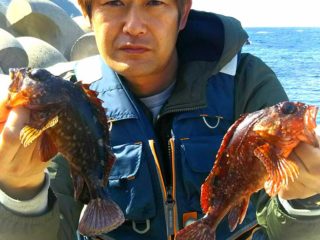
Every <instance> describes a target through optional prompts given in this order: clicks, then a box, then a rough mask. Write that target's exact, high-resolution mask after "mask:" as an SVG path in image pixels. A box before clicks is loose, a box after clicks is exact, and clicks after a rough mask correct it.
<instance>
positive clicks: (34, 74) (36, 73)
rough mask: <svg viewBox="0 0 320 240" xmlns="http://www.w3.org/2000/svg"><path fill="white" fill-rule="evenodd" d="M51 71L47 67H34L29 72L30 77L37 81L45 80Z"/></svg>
mask: <svg viewBox="0 0 320 240" xmlns="http://www.w3.org/2000/svg"><path fill="white" fill-rule="evenodd" d="M48 75H49V72H48V71H47V70H45V69H36V68H35V69H32V70H31V71H30V73H29V76H30V78H32V79H34V80H36V81H45V80H46V79H47V78H48Z"/></svg>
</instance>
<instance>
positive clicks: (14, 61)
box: [0, 28, 28, 74]
mask: <svg viewBox="0 0 320 240" xmlns="http://www.w3.org/2000/svg"><path fill="white" fill-rule="evenodd" d="M26 66H28V55H27V53H26V52H25V50H24V48H23V46H22V45H21V44H20V43H19V41H18V40H17V39H15V37H14V36H13V35H11V34H10V33H9V32H7V31H5V30H4V29H1V28H0V67H1V69H2V71H3V72H4V73H5V74H8V70H9V68H11V67H26Z"/></svg>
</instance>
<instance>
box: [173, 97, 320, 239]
mask: <svg viewBox="0 0 320 240" xmlns="http://www.w3.org/2000/svg"><path fill="white" fill-rule="evenodd" d="M317 111H318V108H317V107H315V106H308V105H305V104H303V103H299V102H296V103H294V102H282V103H279V104H276V105H274V106H272V107H269V108H265V109H262V110H260V111H256V112H253V113H250V114H246V115H243V116H241V117H240V118H239V119H238V120H237V121H236V122H235V123H234V124H233V125H232V126H231V127H230V129H229V130H228V132H227V133H226V135H225V136H224V138H223V140H222V144H221V146H220V149H219V151H218V153H217V156H216V161H215V163H214V166H213V168H212V170H211V172H210V174H209V175H208V177H207V178H206V180H205V182H204V183H203V184H202V186H201V207H202V210H203V212H204V213H205V214H206V215H205V216H204V217H203V218H201V219H199V220H197V221H196V222H194V223H192V224H191V225H189V226H187V227H185V228H184V229H182V230H180V231H179V232H178V233H177V235H176V239H177V240H182V239H183V240H209V239H210V240H214V239H216V237H215V236H216V233H215V232H216V229H217V226H218V224H219V223H220V221H221V220H222V219H223V218H224V217H225V216H226V215H227V214H229V215H228V222H229V227H230V230H231V231H233V230H234V229H235V228H236V227H237V225H238V224H240V223H241V222H242V221H243V219H244V217H245V215H246V212H247V208H248V204H249V200H250V196H251V195H252V194H253V193H254V192H256V191H258V190H260V189H262V188H263V187H264V188H265V189H266V192H267V193H268V194H269V195H270V196H275V195H276V194H277V193H278V191H279V190H280V188H281V187H283V186H286V185H287V184H288V181H289V178H290V179H291V180H292V181H293V180H294V179H295V178H296V177H297V175H298V172H299V169H298V167H297V165H296V163H295V162H294V161H292V160H290V159H289V158H288V157H289V155H290V153H291V152H292V150H293V149H294V148H295V147H296V146H297V145H298V144H299V142H301V141H302V142H306V143H308V144H311V145H313V146H314V147H319V143H318V140H317V138H316V134H315V132H314V129H315V127H316V116H317Z"/></svg>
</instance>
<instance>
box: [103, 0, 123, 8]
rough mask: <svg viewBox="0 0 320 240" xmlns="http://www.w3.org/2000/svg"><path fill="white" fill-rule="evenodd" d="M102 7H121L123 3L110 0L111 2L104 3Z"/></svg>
mask: <svg viewBox="0 0 320 240" xmlns="http://www.w3.org/2000/svg"><path fill="white" fill-rule="evenodd" d="M104 5H108V6H115V7H116V6H123V2H122V1H119V0H112V1H106V2H105V3H104Z"/></svg>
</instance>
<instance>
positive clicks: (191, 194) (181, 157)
mask: <svg viewBox="0 0 320 240" xmlns="http://www.w3.org/2000/svg"><path fill="white" fill-rule="evenodd" d="M192 14H193V13H192ZM191 17H192V15H191ZM195 27H197V28H199V26H195ZM186 34H188V33H186ZM193 37H194V38H196V36H193ZM212 39H216V38H215V37H212ZM188 40H190V41H192V38H188ZM201 47H203V46H201ZM207 49H208V46H205V48H203V50H201V49H196V53H197V54H196V53H194V54H189V55H188V54H187V53H186V54H187V55H186V56H179V57H180V58H179V60H181V59H182V61H183V59H188V58H189V59H190V58H192V59H193V60H197V58H198V57H199V55H201V56H200V57H201V58H207V56H206V55H208V54H209V55H210V54H211V53H210V51H208V50H207ZM178 50H179V46H178ZM201 51H202V54H201ZM199 52H200V54H199ZM180 53H181V51H180ZM182 54H183V53H182ZM211 55H212V54H211ZM237 57H238V56H237V55H236V56H235V57H234V58H233V59H232V60H231V62H230V63H229V64H227V65H226V66H225V67H224V68H223V69H222V70H221V71H220V72H218V73H217V74H216V75H213V76H211V77H210V78H209V79H208V83H207V94H206V97H207V106H206V107H203V108H198V109H190V110H188V111H178V112H175V113H174V114H173V117H172V124H171V134H170V136H169V137H168V144H169V145H170V146H169V149H170V150H171V151H170V153H171V168H172V169H171V171H172V188H170V189H168V188H167V186H165V183H164V180H163V178H164V177H163V176H162V173H161V169H160V168H161V166H162V164H161V161H162V155H163V154H166V153H161V152H160V149H161V148H160V145H159V139H158V138H157V134H156V133H155V130H154V125H153V123H152V121H150V119H149V118H148V117H147V116H146V114H145V112H144V106H142V103H141V102H140V101H139V100H137V99H136V98H135V97H134V96H133V95H132V93H131V92H130V91H129V90H128V89H127V88H126V86H125V84H124V83H123V82H122V80H121V79H120V77H119V76H118V75H117V74H116V73H115V72H113V71H112V70H111V69H110V68H109V67H108V66H107V65H106V64H104V62H103V60H102V59H101V58H100V57H99V56H94V57H90V58H88V59H86V60H82V61H80V62H79V63H78V64H77V65H76V67H75V72H76V76H77V79H78V80H82V81H83V82H85V83H86V82H87V83H90V84H91V86H90V88H91V89H93V90H95V91H97V92H98V93H99V95H98V97H99V98H100V99H102V100H103V106H104V107H105V108H106V110H107V115H108V118H109V123H110V140H111V146H112V150H113V152H114V153H115V155H116V157H117V160H116V162H115V164H114V166H113V168H112V170H111V173H110V176H109V184H108V187H107V188H108V192H109V193H110V195H111V197H112V199H113V200H114V201H115V202H117V203H118V204H119V206H120V207H121V209H122V210H123V212H124V215H125V218H126V222H125V223H124V224H123V225H122V226H120V227H119V228H118V229H116V230H114V231H112V232H110V233H108V236H110V237H112V238H115V239H117V240H127V239H128V240H129V239H130V240H135V239H139V240H151V239H152V240H157V239H159V240H160V239H161V240H163V239H170V238H168V235H171V234H174V233H175V232H176V231H178V230H179V229H181V228H183V226H184V225H185V224H187V223H188V222H192V220H194V219H196V218H200V217H202V216H203V213H202V211H201V207H200V187H201V184H202V183H203V182H204V180H205V178H206V177H207V175H208V174H209V172H210V171H211V169H212V166H213V163H214V160H215V155H216V153H217V150H218V148H219V146H220V143H221V141H222V138H223V136H224V134H225V133H226V131H227V129H228V128H229V127H230V125H231V124H232V123H233V122H234V86H235V84H234V81H235V78H234V76H235V72H236V68H237V63H238V62H237ZM88 69H89V70H88ZM254 223H255V211H254V210H253V209H252V207H251V205H250V206H249V209H248V213H247V217H246V219H245V220H244V222H243V224H241V225H240V226H238V227H237V229H236V230H235V231H234V232H233V233H230V231H229V227H228V223H227V220H223V221H222V222H221V223H220V224H219V226H218V229H217V239H228V238H229V237H231V236H232V235H233V234H235V235H237V234H238V233H239V231H238V230H240V232H241V231H242V230H241V229H247V228H248V227H250V226H251V225H252V224H254ZM235 235H233V236H232V237H231V238H235V237H234V236H235Z"/></svg>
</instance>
